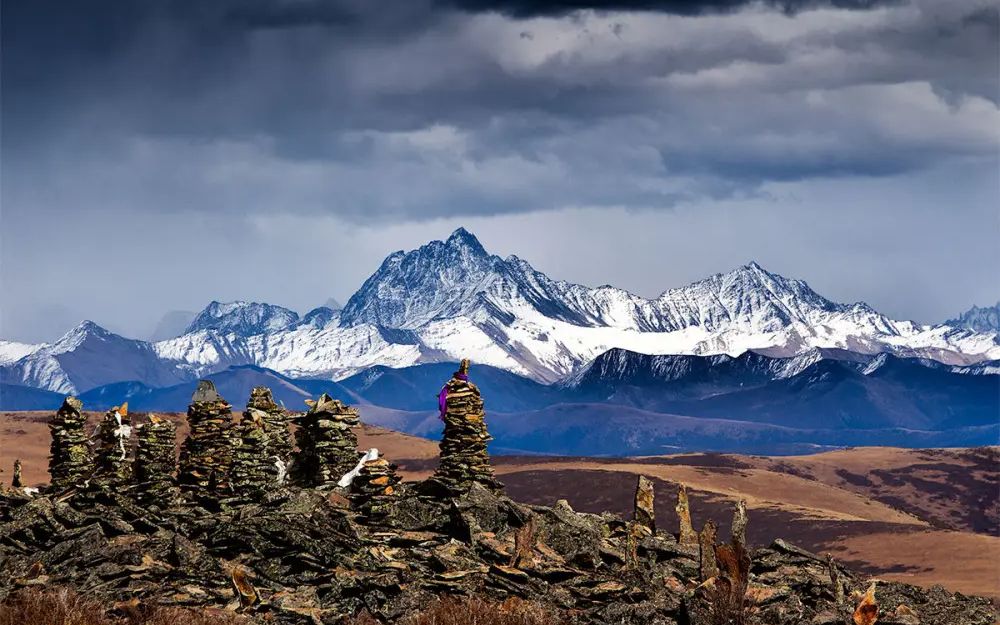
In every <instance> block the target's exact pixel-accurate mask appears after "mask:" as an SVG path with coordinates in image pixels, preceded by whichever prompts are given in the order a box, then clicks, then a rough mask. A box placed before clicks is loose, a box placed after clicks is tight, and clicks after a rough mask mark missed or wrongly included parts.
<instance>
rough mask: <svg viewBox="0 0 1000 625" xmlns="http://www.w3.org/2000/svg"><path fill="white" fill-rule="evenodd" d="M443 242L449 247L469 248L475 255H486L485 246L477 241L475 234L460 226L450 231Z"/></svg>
mask: <svg viewBox="0 0 1000 625" xmlns="http://www.w3.org/2000/svg"><path fill="white" fill-rule="evenodd" d="M445 243H446V244H447V245H448V246H450V247H463V248H467V249H470V250H472V251H473V252H475V253H476V254H477V255H482V256H486V255H487V252H486V248H484V247H483V244H482V243H480V242H479V239H478V238H476V235H474V234H472V233H471V232H469V231H468V230H466V229H465V228H462V227H459V228H457V229H455V231H454V232H452V233H451V236H449V237H448V240H447V241H445Z"/></svg>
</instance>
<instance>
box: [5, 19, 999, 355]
mask: <svg viewBox="0 0 1000 625" xmlns="http://www.w3.org/2000/svg"><path fill="white" fill-rule="evenodd" d="M998 33H1000V17H998V10H997V4H996V2H995V1H994V0H948V1H947V2H942V1H940V0H913V1H892V2H877V1H866V0H836V1H833V2H823V1H813V2H809V1H807V2H800V1H794V0H785V1H783V2H763V3H762V2H751V3H747V2H742V1H740V0H704V1H698V0H683V1H666V2H656V1H653V0H645V1H643V0H637V1H634V2H611V1H609V0H598V1H597V2H591V3H587V2H580V3H577V2H576V1H575V0H554V1H551V2H532V1H529V0H512V1H509V2H504V1H501V0H496V1H490V0H450V1H448V0H440V1H434V0H394V1H389V2H371V1H369V0H348V1H341V0H337V1H329V2H319V1H312V0H249V1H248V0H220V1H213V2H200V1H196V0H189V1H148V2H136V1H135V0H119V1H109V0H99V1H94V0H92V1H88V2H78V1H72V0H66V1H64V2H53V1H48V0H24V1H16V0H4V3H3V14H2V47H3V50H2V152H0V166H2V191H0V193H2V197H0V200H2V202H0V246H2V247H0V296H2V297H0V336H2V337H3V338H7V339H18V340H27V341H39V340H52V339H54V338H56V337H57V336H59V335H60V334H61V333H62V332H64V331H65V330H67V329H68V328H69V327H70V326H72V325H74V324H75V323H76V322H78V321H79V320H81V319H83V318H90V319H93V320H94V321H97V322H98V323H100V324H102V325H104V326H106V327H108V328H110V329H112V330H114V331H117V332H121V333H123V334H126V335H128V336H135V337H139V338H145V337H147V336H148V335H149V334H150V333H151V332H152V331H153V328H154V327H155V326H156V324H157V322H158V321H159V320H160V318H161V317H162V316H163V315H164V314H165V313H167V312H168V311H171V310H198V309H200V308H202V307H203V306H204V305H205V304H207V303H208V302H209V301H210V300H213V299H217V300H232V299H248V300H257V301H268V302H271V303H274V304H281V305H284V306H288V307H290V308H293V309H295V310H298V311H299V312H304V311H305V310H308V309H310V308H312V307H314V306H318V305H321V304H323V303H324V302H325V301H326V300H327V299H328V298H330V297H335V298H337V299H339V300H340V301H342V302H343V301H345V300H346V299H347V298H348V297H349V296H350V295H351V293H353V291H354V290H355V289H356V288H357V287H358V286H359V285H360V284H361V282H362V281H363V280H364V279H365V277H367V275H368V274H370V273H371V272H372V271H374V270H375V269H376V268H377V266H378V264H379V263H380V262H381V260H382V258H383V257H385V256H386V255H387V254H389V253H390V252H392V251H394V250H397V249H412V248H414V247H417V246H419V245H420V244H422V243H425V242H427V241H428V240H431V239H440V238H445V237H447V236H448V234H449V233H450V232H451V231H452V230H453V229H454V228H455V227H457V226H459V225H464V226H466V227H467V228H468V229H470V230H471V231H473V232H474V233H475V234H476V235H478V236H479V238H480V239H481V240H482V242H483V244H484V245H485V246H486V247H487V249H489V250H491V251H493V252H494V253H498V254H501V255H507V254H511V253H515V254H517V255H519V256H521V257H523V258H525V259H527V260H528V261H530V262H531V263H532V264H534V265H535V266H536V268H538V269H540V270H542V271H544V272H546V273H548V274H549V275H550V276H552V277H554V278H563V279H568V280H572V281H576V282H580V283H584V284H589V285H599V284H614V285H616V286H620V287H623V288H627V289H629V290H632V291H634V292H636V293H639V294H642V295H646V296H655V295H657V294H659V293H660V292H661V291H663V290H664V289H666V288H669V287H673V286H680V285H682V284H685V283H688V282H691V281H693V280H696V279H698V278H701V277H704V276H706V275H709V274H711V273H714V272H718V271H726V270H729V269H731V268H733V267H735V266H737V265H740V264H743V263H746V262H748V261H749V260H754V259H755V260H757V261H758V262H760V263H761V264H762V265H764V266H765V267H766V268H768V269H770V270H771V271H774V272H777V273H781V274H783V275H787V276H789V277H799V278H804V279H805V280H807V281H808V282H809V283H810V284H811V285H812V286H813V287H814V288H815V289H816V290H818V291H819V292H820V293H821V294H823V295H826V296H827V297H830V298H831V299H835V300H840V301H857V300H864V301H867V302H869V303H870V304H872V305H873V306H875V307H876V308H878V309H880V310H881V311H883V312H885V313H887V314H889V315H892V316H894V317H897V318H911V319H916V320H919V321H924V322H932V321H941V320H943V319H945V318H947V317H949V316H952V315H954V314H955V313H958V312H960V311H961V310H964V309H966V308H968V307H970V306H971V305H972V304H988V303H993V302H996V301H997V299H1000V245H998V243H1000V158H998V150H1000V108H998V92H1000V78H998V76H1000V43H998V41H1000V34H998Z"/></svg>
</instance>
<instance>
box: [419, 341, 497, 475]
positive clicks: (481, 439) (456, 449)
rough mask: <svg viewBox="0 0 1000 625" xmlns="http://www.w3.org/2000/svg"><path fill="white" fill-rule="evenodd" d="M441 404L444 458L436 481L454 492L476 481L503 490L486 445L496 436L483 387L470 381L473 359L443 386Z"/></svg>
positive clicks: (463, 364)
mask: <svg viewBox="0 0 1000 625" xmlns="http://www.w3.org/2000/svg"><path fill="white" fill-rule="evenodd" d="M438 407H439V408H440V410H441V418H442V419H443V420H444V437H443V438H442V439H441V459H440V463H439V465H438V469H437V472H436V473H435V474H434V480H435V481H436V482H438V483H440V484H443V485H444V486H445V487H447V488H448V489H449V490H450V491H452V492H463V491H466V490H468V488H469V486H470V485H471V484H472V483H473V482H478V483H480V484H482V485H484V486H486V487H487V488H489V489H491V490H494V491H499V490H501V489H502V488H503V486H502V485H501V484H500V483H499V482H498V481H497V480H496V478H495V477H494V476H493V467H492V466H491V465H490V456H489V453H488V452H487V450H486V445H487V443H489V442H490V441H491V440H493V438H492V437H491V436H490V435H489V432H487V431H486V418H485V417H486V415H485V413H484V411H483V398H482V396H481V395H480V393H479V388H478V387H476V385H475V384H473V383H472V382H469V361H468V359H465V360H462V363H461V365H460V366H459V369H458V371H456V372H455V373H454V375H453V376H452V378H451V379H450V380H448V382H447V383H446V384H445V385H444V388H442V389H441V393H440V395H439V396H438Z"/></svg>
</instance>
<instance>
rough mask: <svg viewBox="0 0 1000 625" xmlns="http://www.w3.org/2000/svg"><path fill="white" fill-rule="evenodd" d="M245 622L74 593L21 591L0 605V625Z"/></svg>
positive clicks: (238, 618) (230, 624) (207, 624)
mask: <svg viewBox="0 0 1000 625" xmlns="http://www.w3.org/2000/svg"><path fill="white" fill-rule="evenodd" d="M249 622H250V621H248V620H247V619H246V618H244V617H242V616H239V615H237V614H233V613H231V612H224V611H221V610H214V611H201V610H188V609H183V608H164V607H141V606H138V605H136V606H130V605H123V606H119V607H118V608H117V609H114V608H113V609H111V610H109V609H108V606H106V605H104V604H102V603H100V602H98V601H95V600H92V599H87V598H85V597H83V596H81V595H79V594H77V593H76V592H74V591H72V590H70V589H67V588H60V589H55V590H37V589H31V590H22V591H20V592H17V593H15V594H14V595H12V596H10V597H8V598H7V600H6V601H4V602H3V603H2V604H0V625H29V624H38V625H43V624H44V625H246V624H248V623H249Z"/></svg>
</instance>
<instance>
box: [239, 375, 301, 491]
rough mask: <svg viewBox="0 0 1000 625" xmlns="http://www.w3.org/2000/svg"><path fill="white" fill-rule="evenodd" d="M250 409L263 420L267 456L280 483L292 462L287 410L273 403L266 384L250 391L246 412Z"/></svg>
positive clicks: (283, 480) (290, 433) (289, 420)
mask: <svg viewBox="0 0 1000 625" xmlns="http://www.w3.org/2000/svg"><path fill="white" fill-rule="evenodd" d="M251 410H257V411H259V413H258V417H259V418H260V419H261V421H262V422H263V425H264V432H265V433H266V434H267V453H268V457H269V458H270V459H271V460H272V461H273V463H274V465H275V476H276V478H280V479H278V483H279V485H280V484H282V483H284V482H285V478H287V475H288V468H289V466H290V465H291V462H292V448H293V446H294V443H293V441H292V432H291V430H289V427H288V425H289V423H291V419H290V418H289V416H288V413H287V411H286V410H285V409H284V408H283V407H281V406H279V405H278V404H276V403H275V401H274V397H273V396H272V395H271V389H269V388H267V387H266V386H258V387H255V388H254V389H253V390H252V391H250V399H249V400H247V412H250V411H251ZM245 415H246V413H244V416H245Z"/></svg>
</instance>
